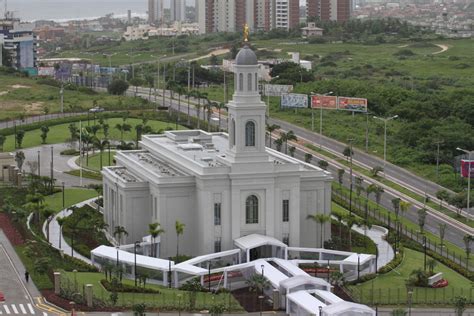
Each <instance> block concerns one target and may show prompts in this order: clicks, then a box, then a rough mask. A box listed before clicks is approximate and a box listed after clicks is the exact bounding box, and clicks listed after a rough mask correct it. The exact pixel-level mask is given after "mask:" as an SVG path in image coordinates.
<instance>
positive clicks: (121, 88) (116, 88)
mask: <svg viewBox="0 0 474 316" xmlns="http://www.w3.org/2000/svg"><path fill="white" fill-rule="evenodd" d="M128 87H129V84H128V82H126V81H125V80H122V79H114V80H112V82H111V83H110V84H109V86H108V88H107V91H108V92H109V93H110V94H112V95H123V94H124V93H125V92H126V91H127V90H128Z"/></svg>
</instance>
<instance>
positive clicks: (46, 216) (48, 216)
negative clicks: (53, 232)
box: [41, 207, 56, 242]
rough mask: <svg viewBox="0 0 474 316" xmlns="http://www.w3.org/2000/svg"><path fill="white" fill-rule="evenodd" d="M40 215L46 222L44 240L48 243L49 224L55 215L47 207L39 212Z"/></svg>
mask: <svg viewBox="0 0 474 316" xmlns="http://www.w3.org/2000/svg"><path fill="white" fill-rule="evenodd" d="M41 214H42V215H43V218H44V219H45V221H46V240H47V241H48V242H49V224H50V223H51V220H52V219H53V215H54V214H56V212H55V211H54V210H52V209H50V208H49V207H45V208H43V209H42V210H41Z"/></svg>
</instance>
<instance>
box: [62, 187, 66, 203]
mask: <svg viewBox="0 0 474 316" xmlns="http://www.w3.org/2000/svg"><path fill="white" fill-rule="evenodd" d="M64 186H65V183H64V181H63V182H62V187H63V210H64V208H65V207H66V206H65V205H66V201H65V196H64Z"/></svg>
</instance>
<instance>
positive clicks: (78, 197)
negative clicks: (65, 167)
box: [44, 188, 97, 212]
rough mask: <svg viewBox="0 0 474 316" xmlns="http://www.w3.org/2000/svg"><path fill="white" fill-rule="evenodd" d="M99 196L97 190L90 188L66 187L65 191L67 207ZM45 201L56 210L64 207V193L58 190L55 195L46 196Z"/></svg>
mask: <svg viewBox="0 0 474 316" xmlns="http://www.w3.org/2000/svg"><path fill="white" fill-rule="evenodd" d="M95 196H97V192H96V191H94V190H90V189H77V188H66V190H65V191H64V204H65V207H66V208H67V207H69V206H71V205H74V204H77V203H79V202H82V201H85V200H88V199H90V198H93V197H95ZM44 203H45V204H47V205H48V206H49V207H50V208H51V209H52V210H54V211H55V212H59V211H61V210H62V209H63V193H62V192H57V193H54V194H53V195H48V196H46V197H45V198H44Z"/></svg>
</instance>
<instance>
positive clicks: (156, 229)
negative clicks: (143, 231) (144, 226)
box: [148, 222, 165, 257]
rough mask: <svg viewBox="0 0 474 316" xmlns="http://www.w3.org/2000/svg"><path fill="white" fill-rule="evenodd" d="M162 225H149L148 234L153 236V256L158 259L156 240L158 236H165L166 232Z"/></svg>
mask: <svg viewBox="0 0 474 316" xmlns="http://www.w3.org/2000/svg"><path fill="white" fill-rule="evenodd" d="M160 226H161V225H160V223H158V222H156V223H152V224H148V233H149V234H150V235H151V245H152V248H151V256H152V257H156V255H157V252H156V245H155V240H156V238H157V237H158V236H160V235H161V234H163V233H164V232H165V230H164V229H162V228H160Z"/></svg>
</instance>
